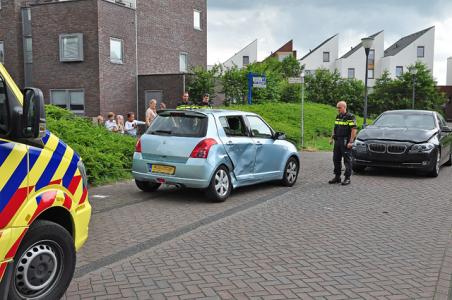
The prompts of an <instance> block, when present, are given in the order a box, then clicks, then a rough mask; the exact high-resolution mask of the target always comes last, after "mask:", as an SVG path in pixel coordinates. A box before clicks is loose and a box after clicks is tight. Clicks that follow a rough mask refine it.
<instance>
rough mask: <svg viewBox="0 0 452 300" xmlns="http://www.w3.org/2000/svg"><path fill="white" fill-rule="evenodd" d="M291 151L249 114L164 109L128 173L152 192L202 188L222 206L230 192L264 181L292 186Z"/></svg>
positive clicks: (296, 162)
mask: <svg viewBox="0 0 452 300" xmlns="http://www.w3.org/2000/svg"><path fill="white" fill-rule="evenodd" d="M299 170H300V155H299V153H298V151H297V149H296V147H295V146H294V145H293V144H292V143H290V142H288V141H286V140H285V135H284V133H281V132H275V131H274V130H273V129H272V128H271V127H270V126H269V125H268V124H267V123H266V122H265V121H264V120H263V119H262V118H261V117H260V116H258V115H257V114H254V113H249V112H241V111H229V110H212V109H206V110H164V111H159V112H158V116H157V117H156V119H155V120H154V121H153V122H152V125H151V127H150V128H149V129H148V130H147V132H146V133H145V134H144V135H143V136H142V137H141V139H140V140H138V142H137V145H136V149H135V153H134V156H133V167H132V174H133V176H134V178H135V182H136V185H137V186H138V188H140V189H141V190H143V191H146V192H152V191H155V190H157V189H158V188H159V187H160V185H161V184H169V185H177V186H182V187H188V188H199V189H204V190H205V191H206V194H207V196H208V197H209V198H211V199H212V200H214V201H218V202H221V201H224V200H226V198H227V197H228V196H229V195H230V193H231V191H232V189H234V188H237V187H240V186H246V185H251V184H256V183H261V182H265V181H273V180H279V181H280V182H281V183H282V184H283V185H285V186H292V185H294V184H295V182H296V180H297V177H298V172H299Z"/></svg>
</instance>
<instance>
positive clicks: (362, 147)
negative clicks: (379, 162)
mask: <svg viewBox="0 0 452 300" xmlns="http://www.w3.org/2000/svg"><path fill="white" fill-rule="evenodd" d="M353 149H355V150H356V151H358V152H366V151H367V145H366V143H364V142H363V141H360V140H355V142H354V143H353Z"/></svg>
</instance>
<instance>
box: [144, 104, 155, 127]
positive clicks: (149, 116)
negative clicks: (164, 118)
mask: <svg viewBox="0 0 452 300" xmlns="http://www.w3.org/2000/svg"><path fill="white" fill-rule="evenodd" d="M155 117H157V100H155V99H152V100H151V101H149V108H148V109H147V110H146V126H147V127H149V126H151V123H152V121H154V119H155Z"/></svg>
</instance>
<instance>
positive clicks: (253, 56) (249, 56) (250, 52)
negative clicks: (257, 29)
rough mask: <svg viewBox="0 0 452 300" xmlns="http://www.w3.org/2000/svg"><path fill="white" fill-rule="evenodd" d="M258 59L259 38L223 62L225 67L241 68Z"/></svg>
mask: <svg viewBox="0 0 452 300" xmlns="http://www.w3.org/2000/svg"><path fill="white" fill-rule="evenodd" d="M256 61H257V39H256V40H254V41H253V42H251V43H250V44H248V45H247V46H245V47H244V48H243V49H242V50H240V51H239V52H237V53H236V54H234V55H233V56H232V57H231V58H229V59H228V60H226V61H225V62H224V63H223V66H224V67H225V68H231V67H233V66H237V67H238V68H239V69H241V68H243V67H245V66H247V65H248V64H252V63H254V62H256Z"/></svg>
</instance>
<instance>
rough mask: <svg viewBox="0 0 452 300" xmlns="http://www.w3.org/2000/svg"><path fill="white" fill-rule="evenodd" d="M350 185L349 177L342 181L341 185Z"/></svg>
mask: <svg viewBox="0 0 452 300" xmlns="http://www.w3.org/2000/svg"><path fill="white" fill-rule="evenodd" d="M349 184H350V177H345V178H344V181H342V185H349Z"/></svg>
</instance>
